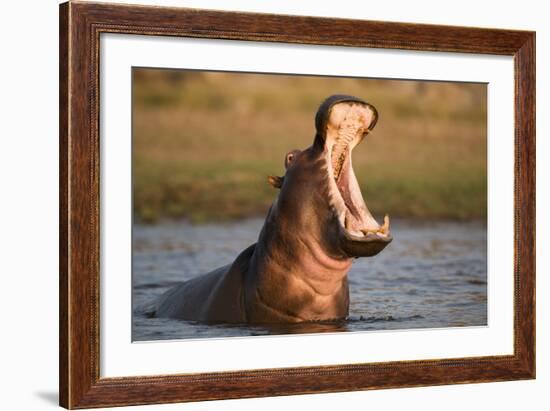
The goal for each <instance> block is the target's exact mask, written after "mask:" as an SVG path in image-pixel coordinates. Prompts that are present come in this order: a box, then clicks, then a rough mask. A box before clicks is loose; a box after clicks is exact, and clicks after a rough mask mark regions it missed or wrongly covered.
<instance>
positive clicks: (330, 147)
mask: <svg viewBox="0 0 550 411" xmlns="http://www.w3.org/2000/svg"><path fill="white" fill-rule="evenodd" d="M377 120H378V112H377V111H376V109H375V108H374V107H373V106H372V105H371V104H369V103H367V102H365V101H363V100H361V99H359V98H357V97H353V96H348V95H334V96H331V97H329V98H327V99H326V100H325V101H324V102H323V103H322V104H321V105H320V107H319V109H318V111H317V114H316V116H315V137H314V140H313V144H312V145H311V146H310V147H308V148H306V149H304V150H292V151H290V152H289V153H288V154H287V155H286V156H285V159H284V164H285V169H286V170H285V174H284V176H281V177H279V176H270V177H269V178H268V181H269V183H270V184H271V185H273V186H274V187H276V188H277V189H279V191H278V195H277V196H276V198H275V200H274V201H273V204H272V205H271V208H270V209H269V211H268V213H267V217H266V219H265V223H264V225H263V228H262V229H261V232H260V234H259V237H258V241H257V242H256V243H255V244H252V245H251V246H249V247H248V248H246V249H245V250H244V251H242V252H241V253H240V254H239V255H238V256H237V258H236V259H235V260H234V261H233V262H232V263H231V264H228V265H226V266H224V267H221V268H218V269H216V270H214V271H212V272H210V273H207V274H204V275H200V276H198V277H195V278H193V279H191V280H189V281H185V282H183V283H181V284H178V285H176V286H174V287H173V288H171V289H169V290H168V291H167V292H166V293H164V294H163V295H162V296H161V297H160V299H159V300H158V301H157V302H156V308H155V312H154V315H155V316H157V317H169V318H177V319H183V320H191V321H199V322H207V323H249V324H262V323H263V324H275V323H299V322H309V321H331V320H342V319H345V318H346V317H347V316H348V313H349V288H348V278H347V273H348V271H349V270H350V267H351V265H352V262H353V260H354V259H355V258H358V257H372V256H374V255H376V254H378V253H380V252H381V251H382V250H383V249H384V248H385V247H386V246H387V245H388V244H390V242H391V241H392V235H391V233H390V228H389V217H388V216H387V215H386V216H385V217H384V221H383V224H382V225H380V224H378V222H377V221H376V220H375V219H374V218H373V216H372V214H371V213H370V211H369V209H368V208H367V205H366V204H365V201H364V199H363V196H362V194H361V191H360V188H359V184H358V182H357V178H356V176H355V173H354V171H353V167H352V161H351V159H352V157H351V154H352V150H353V149H354V148H355V147H356V146H357V145H358V144H359V143H360V142H361V141H362V140H363V139H364V138H365V136H366V135H367V134H368V133H369V132H370V131H371V130H372V129H373V128H374V126H375V124H376V122H377Z"/></svg>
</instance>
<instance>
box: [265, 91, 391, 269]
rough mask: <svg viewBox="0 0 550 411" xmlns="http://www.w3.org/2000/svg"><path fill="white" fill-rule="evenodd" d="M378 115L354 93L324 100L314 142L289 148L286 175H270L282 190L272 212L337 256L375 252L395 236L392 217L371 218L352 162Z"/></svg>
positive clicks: (294, 231) (290, 228) (294, 233)
mask: <svg viewBox="0 0 550 411" xmlns="http://www.w3.org/2000/svg"><path fill="white" fill-rule="evenodd" d="M377 119H378V113H377V111H376V109H375V108H374V107H373V106H371V105H370V104H368V103H366V102H364V101H362V100H360V99H358V98H356V97H352V96H346V95H335V96H331V97H329V98H328V99H326V100H325V101H324V102H323V103H322V104H321V106H320V107H319V110H318V111H317V115H316V117H315V128H316V134H315V139H314V142H313V145H312V146H310V147H309V148H307V149H305V150H302V151H300V150H293V151H291V152H289V153H288V154H287V155H286V158H285V168H286V173H285V175H284V176H283V177H270V178H269V181H270V183H271V184H272V185H273V186H275V187H277V188H280V190H281V191H280V192H279V196H278V198H277V200H276V201H275V203H274V205H273V207H272V210H271V212H270V216H271V218H277V220H278V225H279V226H282V227H283V229H285V230H286V231H287V234H288V235H291V236H293V237H296V236H301V238H300V241H301V242H304V238H305V239H306V242H311V240H313V241H314V242H315V244H316V245H319V246H320V249H321V250H323V252H324V253H326V254H327V255H328V256H331V257H335V258H353V257H368V256H373V255H376V254H378V253H379V252H380V251H382V250H383V249H384V247H386V246H387V245H388V244H389V243H390V242H391V241H392V236H391V234H390V230H389V217H388V216H386V217H384V223H383V224H382V225H380V224H378V223H377V221H376V220H375V219H374V218H373V216H372V214H371V213H370V211H369V210H368V208H367V205H366V204H365V201H364V199H363V196H362V194H361V190H360V188H359V183H358V182H357V178H356V177H355V173H354V171H353V167H352V151H353V149H354V148H355V147H357V146H358V145H359V143H360V142H361V141H363V140H364V139H365V136H366V135H367V134H368V133H369V132H370V131H371V130H372V129H373V128H374V126H375V124H376V121H377ZM268 219H269V217H268ZM290 232H292V234H290Z"/></svg>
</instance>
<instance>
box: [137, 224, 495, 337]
mask: <svg viewBox="0 0 550 411" xmlns="http://www.w3.org/2000/svg"><path fill="white" fill-rule="evenodd" d="M262 224H263V219H247V220H242V221H237V222H232V223H226V224H206V225H192V224H189V223H187V222H167V223H161V224H156V225H135V226H134V233H133V236H134V243H133V294H132V296H133V319H132V321H133V324H132V338H133V340H134V341H150V340H164V339H185V338H212V337H216V338H219V337H232V336H251V335H270V334H285V333H310V332H335V331H368V330H396V329H414V328H440V327H459V326H482V325H487V228H486V226H485V225H484V224H482V223H479V222H471V223H464V222H426V223H419V222H412V221H405V220H402V221H392V233H393V237H394V240H393V242H392V243H391V244H390V245H389V246H388V247H387V248H386V249H385V250H384V251H383V252H381V253H380V254H379V255H377V256H375V257H370V258H360V259H357V260H355V262H354V264H353V266H352V268H351V271H350V273H349V287H350V299H351V302H350V316H349V318H348V319H346V320H342V321H338V322H327V323H314V324H301V325H290V326H277V327H273V326H271V327H263V326H248V325H208V324H201V323H195V322H190V321H182V320H173V319H165V318H149V316H147V315H146V311H147V308H148V307H149V306H150V305H151V303H152V302H153V301H155V299H156V298H157V297H158V296H160V295H161V294H162V293H163V292H165V291H166V290H167V289H168V288H170V287H172V286H173V285H175V284H177V283H178V282H181V281H185V280H188V279H191V278H193V277H195V276H197V275H200V274H203V273H206V272H208V271H211V270H213V269H215V268H217V267H220V266H223V265H226V264H229V263H231V262H232V261H233V260H234V259H235V257H236V256H237V255H238V254H239V253H240V252H241V251H242V250H244V249H245V248H246V247H247V246H249V245H250V244H252V243H254V242H255V241H256V239H257V236H258V233H259V232H260V229H261V226H262Z"/></svg>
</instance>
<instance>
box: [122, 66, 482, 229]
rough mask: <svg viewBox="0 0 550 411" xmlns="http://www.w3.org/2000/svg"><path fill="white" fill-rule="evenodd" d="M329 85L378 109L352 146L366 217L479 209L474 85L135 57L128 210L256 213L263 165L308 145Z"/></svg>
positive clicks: (206, 216) (279, 167) (147, 218)
mask: <svg viewBox="0 0 550 411" xmlns="http://www.w3.org/2000/svg"><path fill="white" fill-rule="evenodd" d="M337 93H344V94H352V95H355V96H358V97H361V98H363V99H365V100H366V101H368V102H370V103H371V104H373V105H374V106H375V107H376V108H377V109H378V112H379V114H380V118H379V121H378V124H377V125H376V127H375V129H374V131H373V132H372V133H371V134H369V136H368V138H367V139H366V140H365V141H364V142H363V143H362V144H361V145H360V146H358V147H357V148H356V149H355V150H354V152H353V165H354V169H355V173H356V175H357V178H358V180H359V183H360V184H361V186H362V190H363V195H364V197H365V200H366V202H367V205H368V206H369V208H370V210H371V211H372V212H373V214H374V215H375V217H378V218H380V216H381V214H383V213H386V212H387V213H389V214H390V215H391V216H392V217H403V218H421V219H426V218H438V219H442V218H451V219H472V218H484V217H485V216H486V213H487V139H486V136H487V124H486V117H487V100H486V85H485V84H468V83H445V82H425V81H403V80H381V79H358V78H338V77H313V76H294V75H265V74H245V73H217V72H198V71H184V70H164V69H146V68H134V69H133V125H132V126H133V184H134V187H133V190H134V214H135V217H136V220H137V221H138V222H155V221H158V220H159V219H165V218H186V219H189V220H191V221H193V222H207V221H220V220H228V219H236V218H244V217H250V216H257V215H260V216H262V215H265V213H266V212H267V209H268V208H269V205H270V204H271V202H272V201H273V199H274V198H275V195H276V190H275V189H273V188H272V187H271V186H270V185H269V184H268V183H267V176H268V175H283V174H284V166H283V159H284V155H285V154H286V153H287V152H288V151H290V150H291V149H294V148H300V149H303V148H306V147H308V146H309V145H311V143H312V141H313V136H314V116H315V112H316V111H317V107H318V106H319V104H320V103H321V102H322V101H323V100H324V99H325V98H326V97H328V96H329V95H331V94H337Z"/></svg>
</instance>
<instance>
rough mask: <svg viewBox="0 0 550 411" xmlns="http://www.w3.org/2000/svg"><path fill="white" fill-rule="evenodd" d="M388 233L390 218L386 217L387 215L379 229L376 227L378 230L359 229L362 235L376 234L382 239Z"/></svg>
mask: <svg viewBox="0 0 550 411" xmlns="http://www.w3.org/2000/svg"><path fill="white" fill-rule="evenodd" d="M389 231H390V216H389V215H387V214H386V215H385V216H384V224H382V225H381V226H380V227H378V228H362V229H361V232H362V233H363V234H364V235H368V234H369V233H372V234H376V235H381V236H383V237H385V236H387V235H388V233H389Z"/></svg>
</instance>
